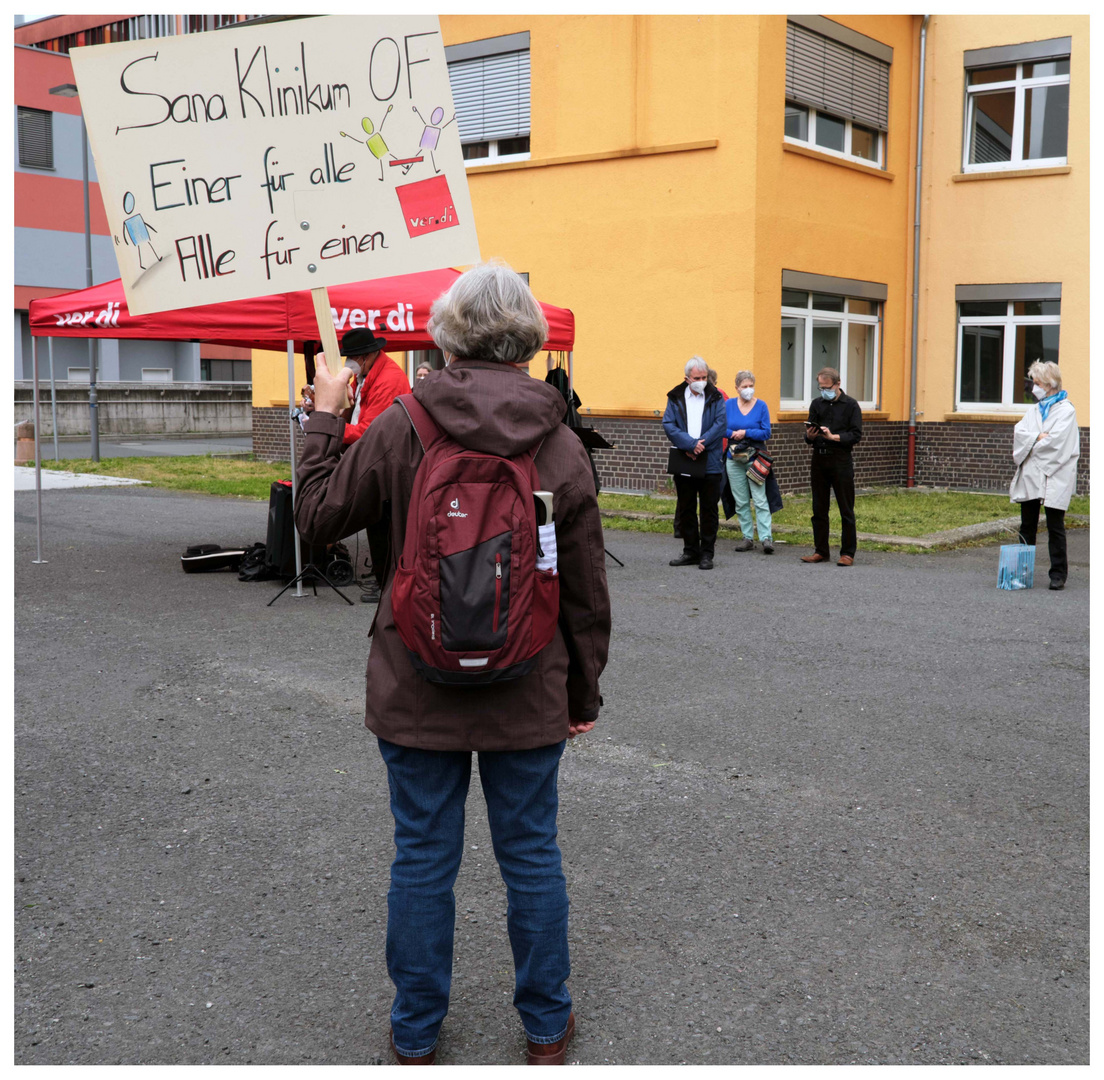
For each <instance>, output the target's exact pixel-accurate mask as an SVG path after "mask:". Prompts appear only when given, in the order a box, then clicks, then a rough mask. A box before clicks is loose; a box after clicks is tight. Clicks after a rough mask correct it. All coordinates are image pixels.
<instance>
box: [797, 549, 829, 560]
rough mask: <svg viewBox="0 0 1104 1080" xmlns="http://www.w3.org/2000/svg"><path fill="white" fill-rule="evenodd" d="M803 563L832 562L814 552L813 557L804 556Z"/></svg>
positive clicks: (802, 557)
mask: <svg viewBox="0 0 1104 1080" xmlns="http://www.w3.org/2000/svg"><path fill="white" fill-rule="evenodd" d="M801 561H802V562H831V561H832V560H831V559H829V558H827V557H825V556H824V555H821V554H820V553H819V552H816V551H814V552H813V553H812V555H802V556H801Z"/></svg>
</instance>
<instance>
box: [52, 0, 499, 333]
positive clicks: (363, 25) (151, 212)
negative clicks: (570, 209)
mask: <svg viewBox="0 0 1104 1080" xmlns="http://www.w3.org/2000/svg"><path fill="white" fill-rule="evenodd" d="M71 57H72V61H73V71H74V74H75V77H76V80H77V86H78V89H79V91H80V99H81V106H82V108H83V110H84V115H85V122H86V124H87V126H88V137H89V141H90V143H91V147H92V152H93V155H94V157H95V161H96V170H97V173H98V175H99V181H100V190H101V194H102V196H103V202H104V209H105V211H106V213H107V219H108V223H109V225H110V228H111V233H112V236H113V237H114V240H115V251H116V255H117V257H118V262H119V271H120V276H121V278H122V281H123V287H124V289H125V290H126V298H127V305H128V307H129V309H130V311H131V313H132V314H136V315H138V314H147V313H151V312H156V311H167V310H172V309H176V308H181V307H191V306H195V305H202V304H211V303H221V302H223V301H228V300H241V299H246V298H248V297H254V296H264V295H268V294H270V293H284V292H290V291H293V290H298V289H320V288H322V287H324V286H327V285H336V284H341V283H345V282H350V281H362V280H369V279H373V278H380V277H390V276H393V275H397V274H409V273H417V272H420V271H423V270H433V269H440V268H443V267H447V266H456V265H462V264H468V263H472V262H476V261H478V259H479V247H478V242H477V240H476V233H475V222H474V219H473V216H472V208H471V199H470V197H469V194H468V186H467V177H466V175H465V172H464V160H463V155H462V153H461V149H460V137H459V133H458V129H459V125H458V123H457V122H456V115H455V112H454V110H453V105H452V93H451V90H450V88H449V79H448V67H447V64H446V61H445V51H444V45H443V43H442V41H441V32H440V26H439V24H438V21H437V18H436V17H435V16H432V15H403V16H396V15H379V16H377V15H370V16H321V17H317V18H303V19H294V20H287V21H281V22H274V23H267V24H261V25H256V26H237V27H229V28H227V29H225V30H220V31H215V32H210V33H204V34H195V35H184V36H181V37H170V38H157V39H153V40H146V41H130V42H121V43H118V44H110V45H96V46H90V47H87V48H80V49H74V50H73V52H72V53H71Z"/></svg>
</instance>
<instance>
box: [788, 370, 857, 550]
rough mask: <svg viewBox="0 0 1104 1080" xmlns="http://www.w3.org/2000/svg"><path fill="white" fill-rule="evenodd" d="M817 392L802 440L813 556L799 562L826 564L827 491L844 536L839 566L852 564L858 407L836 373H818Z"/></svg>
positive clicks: (854, 536) (841, 540) (855, 543)
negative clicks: (807, 454)
mask: <svg viewBox="0 0 1104 1080" xmlns="http://www.w3.org/2000/svg"><path fill="white" fill-rule="evenodd" d="M817 388H818V390H819V393H818V394H817V396H816V397H815V398H814V399H813V401H812V404H811V405H810V406H809V419H808V420H806V421H805V441H806V442H807V443H809V444H810V445H811V446H812V448H813V455H812V463H811V468H810V483H811V485H812V490H813V516H812V522H813V549H814V550H813V553H812V555H803V556H802V558H801V561H802V562H807V563H819V562H831V561H832V556H831V554H830V552H829V550H828V505H829V502H830V496H829V492H833V491H834V492H835V494H836V505H837V506H839V512H840V523H841V525H842V532H843V535H842V537H841V538H840V557H839V565H840V566H851V565H852V564H853V563H854V561H855V549H856V547H857V546H858V536H857V533H856V530H855V469H854V465H853V464H852V461H851V448H852V447H853V446H854V445H855V444H856V443H857V442H858V441H859V440H860V439H861V438H862V409H860V408H859V403H858V402H857V401H856V400H855V399H854V398H853V397H848V396H847V394H845V393H844V392H843V390H842V389H841V388H840V376H839V372H838V371H837V370H836V369H835V368H830V367H826V368H821V369H820V371H818V372H817Z"/></svg>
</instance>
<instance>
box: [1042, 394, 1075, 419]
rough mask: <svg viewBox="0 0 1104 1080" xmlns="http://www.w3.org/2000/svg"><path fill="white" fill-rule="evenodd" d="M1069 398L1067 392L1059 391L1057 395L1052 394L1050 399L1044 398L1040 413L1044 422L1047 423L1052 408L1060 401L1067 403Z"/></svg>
mask: <svg viewBox="0 0 1104 1080" xmlns="http://www.w3.org/2000/svg"><path fill="white" fill-rule="evenodd" d="M1067 397H1069V394H1067V393H1066V392H1065V390H1059V391H1058V392H1057V393H1056V394H1051V395H1050V396H1049V397H1045V398H1043V400H1042V401H1040V402H1039V412H1040V413H1042V416H1043V422H1044V423H1045V422H1046V418H1047V413H1048V412H1050V409H1051V406H1052V405H1056V404H1057V403H1058V402H1059V401H1065V400H1066V398H1067Z"/></svg>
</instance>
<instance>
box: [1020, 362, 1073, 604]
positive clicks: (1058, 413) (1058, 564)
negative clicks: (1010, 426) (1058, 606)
mask: <svg viewBox="0 0 1104 1080" xmlns="http://www.w3.org/2000/svg"><path fill="white" fill-rule="evenodd" d="M1027 377H1028V378H1029V379H1030V380H1031V381H1032V383H1033V384H1034V385H1033V386H1032V390H1031V392H1032V394H1034V396H1035V400H1036V401H1038V403H1039V404H1038V405H1035V406H1033V407H1032V408H1030V409H1028V411H1027V412H1026V413H1025V414H1024V418H1023V419H1022V420H1021V421H1020V422H1019V423H1018V424H1017V425H1016V430H1015V432H1014V433H1013V436H1012V460H1013V461H1015V463H1016V475H1015V476H1013V477H1012V486H1011V488H1010V489H1009V492H1008V494H1009V497H1010V498H1011V500H1012V501H1013V502H1018V503H1019V504H1020V536H1021V538H1022V541H1023V543H1025V544H1034V543H1035V536H1036V533H1037V532H1038V528H1039V506H1040V504H1041V505H1042V506H1043V507H1044V508H1045V509H1046V524H1047V546H1048V547H1049V549H1050V587H1051V588H1052V589H1055V590H1057V589H1062V588H1064V587H1065V584H1066V574H1067V572H1068V567H1067V563H1066V510H1067V509H1068V508H1069V504H1070V498H1071V497H1072V496H1073V494H1074V492H1075V490H1076V488H1077V459H1078V457H1080V455H1081V441H1080V435H1079V432H1078V430H1077V413H1076V412H1075V411H1074V408H1073V405H1072V404H1070V402H1069V400H1068V398H1067V396H1066V392H1065V390H1063V389H1062V373H1061V371H1059V370H1058V365H1057V364H1055V363H1052V362H1049V361H1048V362H1044V361H1042V360H1036V361H1035V363H1033V364H1032V365H1031V367H1029V368H1028V369H1027Z"/></svg>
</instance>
